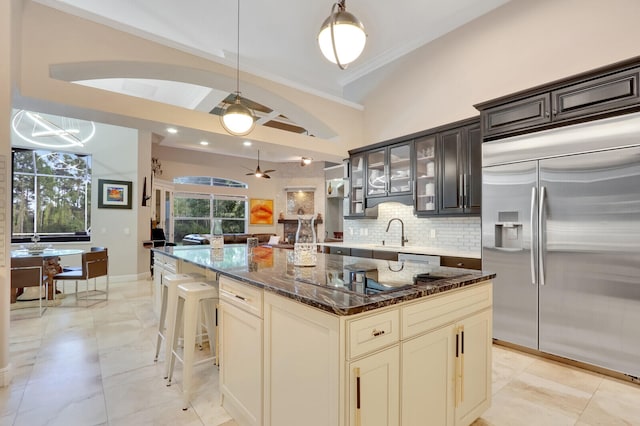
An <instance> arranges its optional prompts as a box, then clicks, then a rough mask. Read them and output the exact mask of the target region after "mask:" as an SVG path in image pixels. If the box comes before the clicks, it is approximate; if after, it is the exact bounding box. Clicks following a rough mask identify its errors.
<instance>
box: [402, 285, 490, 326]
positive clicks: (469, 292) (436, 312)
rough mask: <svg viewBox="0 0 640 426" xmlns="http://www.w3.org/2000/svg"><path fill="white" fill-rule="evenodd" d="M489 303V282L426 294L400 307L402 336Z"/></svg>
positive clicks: (451, 320) (451, 319)
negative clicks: (436, 294)
mask: <svg viewBox="0 0 640 426" xmlns="http://www.w3.org/2000/svg"><path fill="white" fill-rule="evenodd" d="M491 305H492V292H491V284H490V282H489V283H485V284H480V285H478V286H471V287H467V288H463V289H460V290H458V291H455V292H453V293H447V294H444V295H441V296H431V297H428V298H427V299H426V300H423V301H419V302H416V303H413V304H411V305H408V306H405V307H403V308H402V339H406V338H409V337H412V336H416V335H418V334H420V333H424V332H426V331H429V330H432V329H434V328H437V327H440V326H443V325H445V324H447V323H449V322H453V321H455V320H458V319H460V318H462V317H465V316H467V315H470V314H472V313H474V312H478V311H481V310H483V309H485V308H488V307H490V306H491Z"/></svg>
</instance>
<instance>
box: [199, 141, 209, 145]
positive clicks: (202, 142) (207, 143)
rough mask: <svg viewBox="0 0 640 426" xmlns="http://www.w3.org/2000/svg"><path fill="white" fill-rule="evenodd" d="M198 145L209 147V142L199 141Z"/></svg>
mask: <svg viewBox="0 0 640 426" xmlns="http://www.w3.org/2000/svg"><path fill="white" fill-rule="evenodd" d="M200 145H204V146H207V145H209V142H207V141H200Z"/></svg>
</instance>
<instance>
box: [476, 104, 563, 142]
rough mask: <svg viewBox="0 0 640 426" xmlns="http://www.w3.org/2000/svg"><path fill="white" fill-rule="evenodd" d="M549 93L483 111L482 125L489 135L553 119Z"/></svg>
mask: <svg viewBox="0 0 640 426" xmlns="http://www.w3.org/2000/svg"><path fill="white" fill-rule="evenodd" d="M550 103H551V96H550V95H549V93H544V94H541V95H536V96H532V97H530V98H525V99H520V100H517V101H514V102H510V103H508V104H505V105H499V106H496V107H493V108H489V109H487V110H486V111H483V114H482V125H483V127H484V134H485V135H487V136H491V135H499V134H503V133H509V132H513V131H516V130H521V129H526V128H528V127H532V126H537V125H541V124H546V123H549V122H550V121H551V114H550V110H551V108H550V106H551V105H550Z"/></svg>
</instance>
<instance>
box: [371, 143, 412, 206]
mask: <svg viewBox="0 0 640 426" xmlns="http://www.w3.org/2000/svg"><path fill="white" fill-rule="evenodd" d="M412 147H413V143H412V141H405V142H402V143H396V144H393V145H389V146H382V147H378V148H375V149H371V150H368V151H366V152H365V153H364V155H365V160H366V161H365V164H366V174H365V180H366V182H365V199H366V202H365V206H366V207H367V208H371V207H374V206H376V205H378V204H380V203H382V202H385V201H397V202H401V203H405V204H410V205H411V204H413V169H412V167H411V159H412V157H411V152H412Z"/></svg>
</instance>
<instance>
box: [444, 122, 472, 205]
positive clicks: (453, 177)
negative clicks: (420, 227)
mask: <svg viewBox="0 0 640 426" xmlns="http://www.w3.org/2000/svg"><path fill="white" fill-rule="evenodd" d="M439 144H440V150H439V151H440V191H439V192H440V204H439V206H438V212H439V214H460V213H467V214H479V213H480V200H481V198H482V197H481V193H480V191H481V190H482V159H481V147H482V138H481V136H480V127H479V126H478V125H473V126H465V127H461V128H458V129H452V130H449V131H446V132H443V133H441V135H440V141H439Z"/></svg>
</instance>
